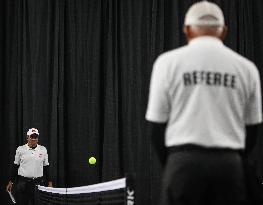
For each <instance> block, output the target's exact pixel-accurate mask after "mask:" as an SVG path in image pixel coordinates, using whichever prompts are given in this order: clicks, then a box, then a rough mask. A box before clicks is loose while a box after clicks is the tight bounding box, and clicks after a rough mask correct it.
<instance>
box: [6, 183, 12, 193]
mask: <svg viewBox="0 0 263 205" xmlns="http://www.w3.org/2000/svg"><path fill="white" fill-rule="evenodd" d="M12 187H13V182H11V181H9V182H8V184H7V186H6V191H7V192H11V191H12Z"/></svg>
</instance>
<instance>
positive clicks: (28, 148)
mask: <svg viewBox="0 0 263 205" xmlns="http://www.w3.org/2000/svg"><path fill="white" fill-rule="evenodd" d="M26 147H27V150H38V144H37V147H36V148H35V149H32V148H30V147H29V146H28V144H26Z"/></svg>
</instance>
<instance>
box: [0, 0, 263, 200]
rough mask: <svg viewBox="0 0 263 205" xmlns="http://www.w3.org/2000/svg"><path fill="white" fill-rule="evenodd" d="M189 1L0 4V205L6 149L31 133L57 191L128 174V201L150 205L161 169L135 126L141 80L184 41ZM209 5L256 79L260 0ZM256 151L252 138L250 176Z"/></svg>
mask: <svg viewBox="0 0 263 205" xmlns="http://www.w3.org/2000/svg"><path fill="white" fill-rule="evenodd" d="M193 2H195V1H193V0H144V1H142V0H75V1H72V0H17V1H8V0H5V1H1V3H0V28H1V29H0V67H1V70H0V111H1V114H0V131H1V132H0V133H1V141H0V142H1V153H0V161H1V168H0V169H1V173H0V199H1V200H2V202H1V204H7V198H8V196H7V194H6V193H5V186H6V184H7V182H8V177H9V173H10V167H11V164H12V163H13V161H14V154H15V150H16V148H17V146H19V145H22V144H23V143H25V142H26V135H25V133H26V131H27V130H28V129H29V128H31V127H36V128H38V129H39V131H40V144H43V145H45V146H46V147H47V149H48V152H49V158H50V163H51V172H52V175H53V177H54V184H55V186H56V187H71V186H82V185H88V184H94V183H98V182H103V181H108V180H113V179H117V178H121V177H123V176H124V175H125V173H136V182H137V187H136V191H137V199H136V202H137V204H141V205H145V204H154V202H155V201H156V199H157V196H158V194H157V193H158V190H159V181H160V176H161V168H160V165H159V163H158V161H157V158H156V156H155V153H154V150H153V147H152V146H151V143H150V138H149V134H148V133H149V130H148V127H147V124H146V122H145V120H144V115H145V110H146V105H147V98H148V87H149V80H150V74H151V69H152V64H153V61H154V59H155V58H156V57H157V56H158V55H159V54H160V53H161V52H163V51H167V50H170V49H173V48H176V47H178V46H181V45H183V44H185V38H184V36H183V33H182V26H183V19H184V14H185V12H186V10H187V8H188V7H189V6H190V5H191V4H192V3H193ZM214 2H216V3H218V4H219V5H220V6H221V7H222V9H223V11H224V13H225V18H226V23H227V25H228V26H229V35H228V37H227V39H226V41H225V44H226V45H228V46H230V47H231V48H232V49H234V50H236V51H238V52H239V53H241V54H243V55H245V56H247V57H248V58H249V59H251V60H253V61H254V62H255V63H256V65H257V66H258V68H259V70H260V73H261V76H262V74H263V58H262V56H263V12H262V11H263V2H262V1H261V0H253V1H251V0H217V1H214ZM222 60H223V59H222ZM262 146H263V142H262V140H261V139H260V141H259V143H258V146H257V148H256V150H255V151H254V155H253V156H252V158H253V160H255V161H256V162H257V163H258V165H259V166H258V168H259V172H260V171H261V164H263V163H262V157H263V153H262V149H261V147H262ZM90 156H95V157H96V158H97V164H96V166H90V165H89V164H88V158H89V157H90Z"/></svg>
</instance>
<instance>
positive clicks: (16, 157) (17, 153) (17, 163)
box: [14, 147, 21, 165]
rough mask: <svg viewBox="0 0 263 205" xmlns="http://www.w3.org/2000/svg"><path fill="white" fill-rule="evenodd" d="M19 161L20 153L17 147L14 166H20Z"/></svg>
mask: <svg viewBox="0 0 263 205" xmlns="http://www.w3.org/2000/svg"><path fill="white" fill-rule="evenodd" d="M20 160H21V151H20V147H18V148H17V149H16V155H15V161H14V164H16V165H20Z"/></svg>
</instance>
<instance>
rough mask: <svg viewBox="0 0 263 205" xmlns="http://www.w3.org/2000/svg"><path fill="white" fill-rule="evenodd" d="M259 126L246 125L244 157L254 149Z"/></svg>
mask: <svg viewBox="0 0 263 205" xmlns="http://www.w3.org/2000/svg"><path fill="white" fill-rule="evenodd" d="M260 126H261V124H256V125H248V126H246V145H245V153H244V154H245V156H246V157H247V156H248V155H249V154H250V153H251V152H252V150H253V149H254V148H255V145H256V143H257V140H258V137H259V134H258V131H259V127H260Z"/></svg>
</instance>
